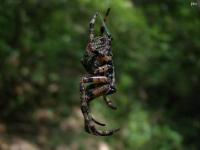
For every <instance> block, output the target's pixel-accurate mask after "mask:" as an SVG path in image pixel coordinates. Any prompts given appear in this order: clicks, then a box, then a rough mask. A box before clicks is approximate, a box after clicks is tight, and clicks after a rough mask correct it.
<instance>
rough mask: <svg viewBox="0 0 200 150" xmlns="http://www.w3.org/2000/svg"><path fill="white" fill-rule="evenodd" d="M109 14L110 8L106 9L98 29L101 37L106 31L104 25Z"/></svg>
mask: <svg viewBox="0 0 200 150" xmlns="http://www.w3.org/2000/svg"><path fill="white" fill-rule="evenodd" d="M109 13H110V8H108V9H107V11H106V15H105V17H104V19H103V20H102V26H101V27H100V33H101V35H103V33H104V32H105V31H106V26H105V23H106V21H107V19H108V15H109ZM106 32H107V31H106ZM107 34H109V33H107Z"/></svg>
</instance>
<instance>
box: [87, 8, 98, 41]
mask: <svg viewBox="0 0 200 150" xmlns="http://www.w3.org/2000/svg"><path fill="white" fill-rule="evenodd" d="M97 15H98V12H96V13H95V15H94V16H93V17H92V19H91V20H90V25H89V39H90V41H92V40H93V39H94V24H95V22H96V18H97Z"/></svg>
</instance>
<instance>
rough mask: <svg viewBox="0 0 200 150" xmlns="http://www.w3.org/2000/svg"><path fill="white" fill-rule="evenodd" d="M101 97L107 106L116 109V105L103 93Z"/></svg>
mask: <svg viewBox="0 0 200 150" xmlns="http://www.w3.org/2000/svg"><path fill="white" fill-rule="evenodd" d="M103 99H104V101H105V102H106V104H107V105H108V107H110V108H112V109H117V107H116V106H115V105H114V104H113V103H112V101H111V100H110V99H109V98H108V97H107V95H104V96H103Z"/></svg>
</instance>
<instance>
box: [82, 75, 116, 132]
mask: <svg viewBox="0 0 200 150" xmlns="http://www.w3.org/2000/svg"><path fill="white" fill-rule="evenodd" d="M85 83H93V86H90V88H87V90H86V89H85V87H84V84H85ZM107 83H109V79H108V78H107V77H105V76H96V77H83V78H82V80H81V83H80V90H81V95H82V96H81V110H82V113H83V116H84V120H85V130H86V131H87V132H88V133H90V134H94V135H99V136H108V135H112V134H113V133H114V132H116V131H118V130H119V129H114V130H107V131H101V130H97V129H96V127H95V123H97V124H99V122H97V121H95V120H94V119H93V118H92V116H91V114H90V111H89V103H90V102H91V101H92V100H93V99H94V98H96V97H99V96H102V95H105V94H106V93H107V92H108V91H109V90H110V86H109V84H107ZM96 84H99V85H98V86H96V87H95V85H96ZM99 125H104V124H102V123H100V124H99Z"/></svg>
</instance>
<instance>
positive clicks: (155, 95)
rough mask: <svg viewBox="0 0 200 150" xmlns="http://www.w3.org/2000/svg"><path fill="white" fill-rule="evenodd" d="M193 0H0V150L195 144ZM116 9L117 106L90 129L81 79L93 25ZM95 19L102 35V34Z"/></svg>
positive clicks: (199, 100)
mask: <svg viewBox="0 0 200 150" xmlns="http://www.w3.org/2000/svg"><path fill="white" fill-rule="evenodd" d="M191 2H195V3H196V1H187V0H173V1H171V0H132V1H131V0H0V149H1V150H199V149H200V140H199V134H200V41H199V39H200V11H199V8H198V6H197V5H192V6H191ZM108 7H111V9H112V10H111V14H110V17H109V20H108V27H109V29H110V31H111V33H112V35H113V38H114V41H113V54H114V64H115V68H116V82H117V89H118V91H117V93H116V94H114V95H113V96H111V99H112V100H113V101H114V102H115V103H116V105H117V106H118V109H117V110H116V111H113V110H111V109H109V108H108V107H107V106H106V105H105V103H104V102H103V101H102V100H101V99H97V100H95V101H93V103H92V112H93V114H94V115H95V117H96V118H97V120H99V121H101V122H106V124H107V125H108V126H107V129H110V128H116V127H121V131H120V132H119V133H117V134H115V135H114V136H111V137H95V136H92V135H89V134H87V133H85V132H84V128H83V117H82V115H81V113H80V109H79V106H80V98H79V80H80V77H81V76H82V75H84V74H85V70H84V68H83V67H82V66H81V63H80V59H81V57H82V56H83V53H84V50H85V47H86V44H87V42H88V24H89V20H90V18H91V17H92V16H93V14H94V13H95V12H96V11H100V12H101V13H102V14H103V13H105V11H106V9H107V8H108ZM99 26H100V21H98V23H97V26H96V27H97V28H96V33H97V34H98V33H99V30H98V27H99Z"/></svg>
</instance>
